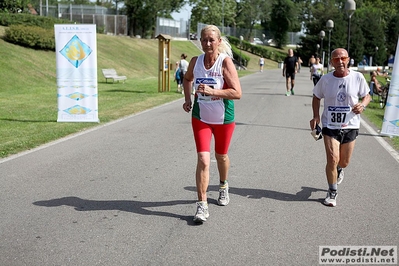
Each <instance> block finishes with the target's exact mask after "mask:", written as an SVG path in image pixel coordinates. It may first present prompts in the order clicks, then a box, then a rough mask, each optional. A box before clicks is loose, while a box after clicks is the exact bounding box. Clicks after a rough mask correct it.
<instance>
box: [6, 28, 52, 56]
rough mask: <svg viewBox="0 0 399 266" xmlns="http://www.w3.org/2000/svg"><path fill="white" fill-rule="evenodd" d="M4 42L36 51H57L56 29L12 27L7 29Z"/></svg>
mask: <svg viewBox="0 0 399 266" xmlns="http://www.w3.org/2000/svg"><path fill="white" fill-rule="evenodd" d="M4 40H6V41H7V42H10V43H14V44H18V45H21V46H25V47H30V48H34V49H41V50H53V51H54V50H55V37H54V29H51V30H50V29H43V28H40V27H37V26H24V25H12V26H10V27H9V28H8V29H6V31H5V35H4Z"/></svg>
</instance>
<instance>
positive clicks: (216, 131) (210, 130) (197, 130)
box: [191, 118, 236, 154]
mask: <svg viewBox="0 0 399 266" xmlns="http://www.w3.org/2000/svg"><path fill="white" fill-rule="evenodd" d="M191 124H192V127H193V132H194V139H195V145H196V147H197V152H210V149H211V140H212V134H213V136H214V138H215V152H216V153H217V154H227V152H228V150H229V146H230V141H231V138H232V136H233V132H234V128H235V126H236V124H235V123H234V122H233V123H230V124H223V125H214V124H206V123H204V122H202V121H200V120H199V119H197V118H192V119H191Z"/></svg>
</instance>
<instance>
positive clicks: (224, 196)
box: [218, 183, 230, 206]
mask: <svg viewBox="0 0 399 266" xmlns="http://www.w3.org/2000/svg"><path fill="white" fill-rule="evenodd" d="M229 202H230V197H229V183H226V184H225V185H224V186H220V187H219V198H218V204H219V205H220V206H226V205H227V204H229Z"/></svg>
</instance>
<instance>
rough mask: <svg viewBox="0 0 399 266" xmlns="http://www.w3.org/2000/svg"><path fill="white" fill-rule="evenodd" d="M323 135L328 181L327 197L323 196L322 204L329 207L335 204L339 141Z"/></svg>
mask: <svg viewBox="0 0 399 266" xmlns="http://www.w3.org/2000/svg"><path fill="white" fill-rule="evenodd" d="M323 137H324V147H325V150H326V159H327V163H326V169H325V171H326V176H327V182H328V192H327V197H326V198H325V200H324V202H323V204H324V205H327V206H331V207H335V206H336V205H337V200H336V198H337V188H338V184H337V176H338V172H337V165H338V162H339V157H340V155H339V152H340V147H339V146H340V143H339V141H338V140H336V139H334V138H333V137H330V136H328V135H325V134H324V135H323Z"/></svg>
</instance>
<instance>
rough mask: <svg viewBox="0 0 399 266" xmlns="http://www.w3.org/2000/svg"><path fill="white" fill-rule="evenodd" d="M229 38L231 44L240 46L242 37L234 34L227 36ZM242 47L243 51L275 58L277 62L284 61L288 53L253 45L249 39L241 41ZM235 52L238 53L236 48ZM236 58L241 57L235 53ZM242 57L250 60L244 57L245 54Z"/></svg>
mask: <svg viewBox="0 0 399 266" xmlns="http://www.w3.org/2000/svg"><path fill="white" fill-rule="evenodd" d="M227 38H228V40H229V42H230V44H232V45H235V46H237V47H239V46H240V39H238V38H236V37H233V36H227ZM241 49H242V50H243V51H246V52H249V53H252V54H255V55H258V56H262V57H263V58H266V59H270V60H274V61H276V62H281V61H284V58H285V57H286V56H287V54H286V53H285V52H280V51H272V50H270V48H268V47H267V46H262V45H253V44H251V43H250V42H247V41H241ZM236 50H238V49H236ZM233 53H237V52H236V51H234V49H233ZM234 58H239V55H236V54H234ZM242 59H243V60H249V58H246V57H244V55H243V58H242ZM244 62H245V61H244ZM247 63H248V62H247ZM243 65H245V66H247V64H243Z"/></svg>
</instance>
